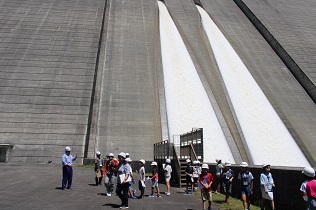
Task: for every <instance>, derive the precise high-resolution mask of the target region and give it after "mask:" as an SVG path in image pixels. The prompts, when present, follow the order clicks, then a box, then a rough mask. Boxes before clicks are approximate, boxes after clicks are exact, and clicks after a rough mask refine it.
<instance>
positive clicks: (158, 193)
mask: <svg viewBox="0 0 316 210" xmlns="http://www.w3.org/2000/svg"><path fill="white" fill-rule="evenodd" d="M156 190H157V196H158V197H159V196H160V190H159V187H158V183H157V185H156Z"/></svg>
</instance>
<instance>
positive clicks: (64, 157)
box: [61, 155, 68, 166]
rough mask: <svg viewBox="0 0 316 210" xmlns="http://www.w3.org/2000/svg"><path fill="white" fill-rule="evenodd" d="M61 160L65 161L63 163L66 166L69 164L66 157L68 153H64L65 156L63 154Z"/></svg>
mask: <svg viewBox="0 0 316 210" xmlns="http://www.w3.org/2000/svg"><path fill="white" fill-rule="evenodd" d="M61 161H62V162H63V165H64V166H66V165H68V163H67V159H66V155H63V156H62V158H61Z"/></svg>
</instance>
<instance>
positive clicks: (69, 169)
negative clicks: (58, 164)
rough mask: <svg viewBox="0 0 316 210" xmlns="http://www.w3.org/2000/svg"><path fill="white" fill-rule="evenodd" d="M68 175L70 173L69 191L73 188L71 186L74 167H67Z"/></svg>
mask: <svg viewBox="0 0 316 210" xmlns="http://www.w3.org/2000/svg"><path fill="white" fill-rule="evenodd" d="M67 173H68V186H67V189H70V188H71V185H72V175H73V173H72V167H67Z"/></svg>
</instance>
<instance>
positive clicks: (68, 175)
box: [61, 146, 77, 190]
mask: <svg viewBox="0 0 316 210" xmlns="http://www.w3.org/2000/svg"><path fill="white" fill-rule="evenodd" d="M70 151H71V148H70V147H68V146H67V147H66V148H65V154H63V156H62V157H61V161H62V166H63V180H62V184H61V188H62V190H65V189H66V190H67V189H70V188H71V185H72V176H73V172H72V162H73V161H75V160H76V159H77V154H76V157H73V156H72V155H71V154H70ZM66 187H67V188H66Z"/></svg>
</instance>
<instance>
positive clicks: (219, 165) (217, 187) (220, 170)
mask: <svg viewBox="0 0 316 210" xmlns="http://www.w3.org/2000/svg"><path fill="white" fill-rule="evenodd" d="M216 163H217V164H216V178H215V194H217V193H219V192H220V189H221V182H222V173H223V168H224V166H223V165H222V160H220V159H216Z"/></svg>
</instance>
